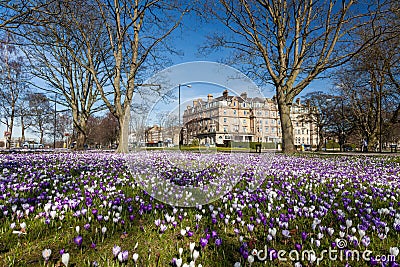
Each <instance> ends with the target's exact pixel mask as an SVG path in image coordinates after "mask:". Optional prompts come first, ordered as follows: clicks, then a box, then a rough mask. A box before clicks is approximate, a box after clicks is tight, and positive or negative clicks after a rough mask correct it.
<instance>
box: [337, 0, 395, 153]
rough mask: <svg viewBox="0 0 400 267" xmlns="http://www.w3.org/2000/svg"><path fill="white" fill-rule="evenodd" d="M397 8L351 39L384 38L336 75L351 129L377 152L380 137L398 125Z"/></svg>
mask: <svg viewBox="0 0 400 267" xmlns="http://www.w3.org/2000/svg"><path fill="white" fill-rule="evenodd" d="M396 6H397V9H396V8H391V9H390V11H389V12H388V13H387V16H386V17H383V18H381V19H380V20H379V21H376V22H375V23H374V24H371V25H370V27H368V28H367V27H366V28H363V29H360V30H359V31H358V32H357V34H356V35H355V36H354V39H355V40H356V42H360V43H363V42H365V41H366V40H369V39H370V38H371V36H375V33H376V32H385V34H384V35H381V36H380V38H379V39H378V40H377V42H375V43H374V44H372V45H371V46H369V47H367V48H366V49H365V50H363V51H361V52H360V53H358V54H357V55H356V56H354V57H353V58H352V59H351V60H350V61H349V63H348V64H346V65H345V66H344V67H343V68H342V69H340V70H339V71H338V72H337V73H336V74H335V76H336V79H337V81H338V85H339V89H340V90H341V91H342V93H343V94H344V96H346V97H348V99H349V101H350V103H349V107H351V109H350V110H351V112H350V113H351V114H352V115H353V119H354V126H355V127H356V128H358V130H359V132H360V133H361V134H362V137H361V138H364V139H365V140H367V142H368V143H369V145H370V148H371V147H373V148H378V149H379V151H382V145H383V136H384V135H388V132H387V130H388V129H390V124H396V123H397V118H398V113H399V110H400V102H399V98H400V83H399V82H398V78H399V74H400V73H399V63H400V56H399V54H400V41H399V39H400V38H399V37H400V26H399V21H400V20H399V16H398V15H399V11H398V7H399V4H398V3H395V2H393V3H392V5H391V7H396ZM357 40H359V41H357Z"/></svg>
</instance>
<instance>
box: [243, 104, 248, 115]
mask: <svg viewBox="0 0 400 267" xmlns="http://www.w3.org/2000/svg"><path fill="white" fill-rule="evenodd" d="M243 104H244V103H243ZM246 114H247V112H246V110H243V115H246Z"/></svg>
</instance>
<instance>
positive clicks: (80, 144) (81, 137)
mask: <svg viewBox="0 0 400 267" xmlns="http://www.w3.org/2000/svg"><path fill="white" fill-rule="evenodd" d="M86 126H87V120H85V118H82V117H81V118H80V121H79V127H76V132H77V134H78V136H77V139H76V146H75V147H74V149H75V150H84V149H85V144H86V140H87V135H86Z"/></svg>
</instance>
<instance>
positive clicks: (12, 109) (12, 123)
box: [8, 107, 15, 148]
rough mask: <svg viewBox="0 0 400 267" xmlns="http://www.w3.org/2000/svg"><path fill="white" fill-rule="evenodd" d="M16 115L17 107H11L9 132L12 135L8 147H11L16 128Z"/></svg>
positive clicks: (9, 137)
mask: <svg viewBox="0 0 400 267" xmlns="http://www.w3.org/2000/svg"><path fill="white" fill-rule="evenodd" d="M14 116H15V109H14V107H12V108H11V116H10V128H9V132H10V135H9V136H8V140H9V141H8V144H9V146H8V148H11V142H12V134H13V128H14Z"/></svg>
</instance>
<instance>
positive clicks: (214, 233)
mask: <svg viewBox="0 0 400 267" xmlns="http://www.w3.org/2000/svg"><path fill="white" fill-rule="evenodd" d="M217 236H218V234H217V231H214V230H213V231H212V232H211V237H212V238H216V237H217Z"/></svg>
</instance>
